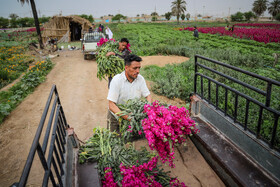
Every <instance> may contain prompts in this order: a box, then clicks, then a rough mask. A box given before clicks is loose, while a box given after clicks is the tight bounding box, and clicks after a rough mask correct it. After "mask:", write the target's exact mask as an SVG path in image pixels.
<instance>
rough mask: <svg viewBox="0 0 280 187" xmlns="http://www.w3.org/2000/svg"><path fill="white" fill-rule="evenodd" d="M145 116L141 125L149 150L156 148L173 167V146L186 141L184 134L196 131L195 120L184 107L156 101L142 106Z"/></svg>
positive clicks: (163, 160)
mask: <svg viewBox="0 0 280 187" xmlns="http://www.w3.org/2000/svg"><path fill="white" fill-rule="evenodd" d="M144 113H146V114H147V116H148V117H147V118H145V119H143V120H142V127H143V130H144V133H145V135H146V138H147V140H148V142H149V146H150V148H151V150H154V149H155V150H156V151H157V152H158V154H159V156H160V157H161V158H160V159H161V161H162V162H163V163H165V162H166V161H169V165H170V166H171V167H175V165H174V163H173V160H174V154H175V153H174V147H175V145H176V144H177V145H178V144H181V143H183V142H185V141H186V135H192V133H197V131H198V129H196V126H195V122H194V121H193V120H192V119H191V118H190V117H189V113H188V111H187V110H186V108H184V107H182V108H178V107H177V106H172V105H170V106H168V107H165V106H163V105H159V103H158V101H155V102H153V104H152V105H149V104H146V105H145V106H144Z"/></svg>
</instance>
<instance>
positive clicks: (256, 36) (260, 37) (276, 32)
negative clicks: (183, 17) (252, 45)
mask: <svg viewBox="0 0 280 187" xmlns="http://www.w3.org/2000/svg"><path fill="white" fill-rule="evenodd" d="M276 25H277V24H276ZM180 30H181V31H182V30H188V31H194V28H193V27H187V28H183V29H180ZM198 32H200V33H208V34H220V35H224V36H232V37H237V38H246V39H251V40H255V41H258V42H264V43H270V42H275V43H279V42H280V29H276V28H267V27H262V28H234V31H233V32H232V31H228V30H225V28H224V27H201V28H198Z"/></svg>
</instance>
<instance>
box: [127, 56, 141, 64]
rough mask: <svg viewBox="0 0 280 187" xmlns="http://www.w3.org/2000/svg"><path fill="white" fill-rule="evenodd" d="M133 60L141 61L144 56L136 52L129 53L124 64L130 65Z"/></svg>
mask: <svg viewBox="0 0 280 187" xmlns="http://www.w3.org/2000/svg"><path fill="white" fill-rule="evenodd" d="M132 61H136V62H141V61H142V58H141V57H139V56H137V55H134V54H130V55H127V56H126V57H125V58H124V64H125V65H126V66H130V65H131V62H132Z"/></svg>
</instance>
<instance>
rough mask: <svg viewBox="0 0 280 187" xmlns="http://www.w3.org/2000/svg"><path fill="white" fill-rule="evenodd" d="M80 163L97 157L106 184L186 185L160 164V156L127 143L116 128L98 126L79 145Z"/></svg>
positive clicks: (99, 169) (103, 181) (104, 184)
mask: <svg viewBox="0 0 280 187" xmlns="http://www.w3.org/2000/svg"><path fill="white" fill-rule="evenodd" d="M79 160H80V163H84V162H86V161H97V162H98V171H99V173H100V175H101V179H102V183H103V186H108V187H109V186H110V187H111V186H123V187H125V186H174V187H175V186H185V184H184V183H180V182H179V180H178V179H177V178H171V177H169V176H168V175H167V174H168V173H167V172H164V171H163V170H162V169H160V168H159V166H158V164H157V161H158V158H157V157H155V155H154V154H151V153H149V152H148V151H147V150H146V149H145V148H144V147H142V149H141V150H135V149H134V147H133V146H131V144H130V146H128V145H125V144H124V142H123V141H122V140H121V138H120V137H119V136H118V134H117V133H115V132H113V133H112V132H110V131H109V130H108V129H103V128H100V127H98V128H95V129H94V134H93V136H92V137H91V138H90V139H89V140H88V141H87V142H86V144H85V145H84V146H82V147H81V149H80V155H79Z"/></svg>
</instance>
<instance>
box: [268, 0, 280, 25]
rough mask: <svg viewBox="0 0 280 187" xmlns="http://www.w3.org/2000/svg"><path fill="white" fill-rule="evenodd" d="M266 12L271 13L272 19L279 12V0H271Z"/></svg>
mask: <svg viewBox="0 0 280 187" xmlns="http://www.w3.org/2000/svg"><path fill="white" fill-rule="evenodd" d="M268 12H269V13H270V14H271V16H272V20H273V18H274V17H275V16H276V15H277V14H279V13H280V0H274V1H272V2H271V3H270V4H269V7H268Z"/></svg>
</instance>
